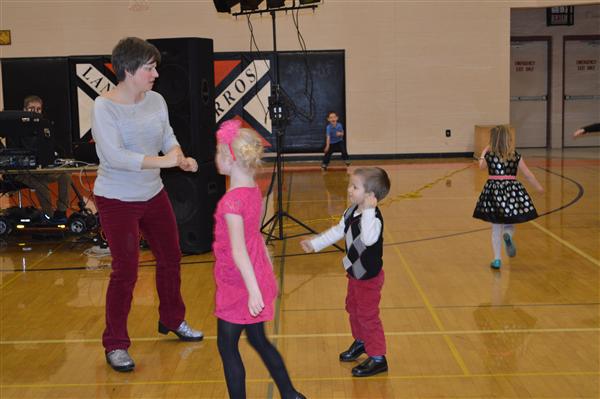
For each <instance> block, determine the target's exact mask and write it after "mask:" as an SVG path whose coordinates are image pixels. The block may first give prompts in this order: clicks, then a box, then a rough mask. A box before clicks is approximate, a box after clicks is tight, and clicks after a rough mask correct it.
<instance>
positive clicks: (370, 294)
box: [346, 270, 386, 356]
mask: <svg viewBox="0 0 600 399" xmlns="http://www.w3.org/2000/svg"><path fill="white" fill-rule="evenodd" d="M384 279H385V277H384V273H383V270H381V272H380V273H379V274H378V275H377V276H376V277H373V278H371V279H369V280H357V279H355V278H354V277H351V276H349V275H348V294H347V295H346V311H347V312H348V314H349V316H350V328H351V329H352V336H353V337H354V339H360V340H362V341H364V343H365V350H366V352H367V355H369V356H383V355H385V353H386V347H385V335H384V334H383V324H381V319H380V318H379V301H380V300H381V288H382V287H383V281H384Z"/></svg>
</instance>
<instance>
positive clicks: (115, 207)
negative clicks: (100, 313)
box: [96, 190, 185, 352]
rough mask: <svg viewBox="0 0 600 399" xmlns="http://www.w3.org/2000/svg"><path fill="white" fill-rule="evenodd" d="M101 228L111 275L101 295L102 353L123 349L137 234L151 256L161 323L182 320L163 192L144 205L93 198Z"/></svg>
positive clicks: (173, 227) (173, 235)
mask: <svg viewBox="0 0 600 399" xmlns="http://www.w3.org/2000/svg"><path fill="white" fill-rule="evenodd" d="M96 204H97V206H98V212H99V214H100V223H101V225H102V230H103V231H104V234H105V235H106V238H107V240H108V245H109V248H110V253H111V255H112V273H111V274H110V282H109V284H108V290H107V291H106V329H105V330H104V334H103V335H102V344H103V345H104V348H105V350H106V351H107V352H110V351H112V350H115V349H127V348H129V346H130V345H131V341H130V340H129V334H128V333H127V316H128V315H129V310H130V309H131V300H132V297H133V288H134V287H135V283H136V280H137V271H138V260H139V243H140V232H141V233H142V234H143V236H144V238H145V239H146V240H147V241H148V244H149V245H150V249H151V250H152V253H153V254H154V257H155V258H156V288H157V291H158V298H159V300H160V304H159V306H158V313H159V317H160V321H161V322H162V323H163V324H164V325H165V326H166V327H168V328H170V329H177V328H178V327H179V325H180V324H181V322H182V321H183V320H184V317H185V305H184V304H183V299H182V298H181V292H180V285H181V278H180V269H179V262H180V260H181V251H180V250H179V236H178V233H177V223H176V221H175V214H174V213H173V207H172V206H171V203H170V201H169V197H168V196H167V193H166V192H165V190H162V191H161V192H159V193H158V194H157V195H155V196H154V197H153V198H151V199H149V200H148V201H136V202H125V201H120V200H116V199H110V198H104V197H100V196H96Z"/></svg>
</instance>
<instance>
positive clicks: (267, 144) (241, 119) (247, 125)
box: [231, 115, 271, 147]
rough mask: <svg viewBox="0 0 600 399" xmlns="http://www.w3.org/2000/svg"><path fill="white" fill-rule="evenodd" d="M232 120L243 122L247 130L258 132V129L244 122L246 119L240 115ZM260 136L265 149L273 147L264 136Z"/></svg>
mask: <svg viewBox="0 0 600 399" xmlns="http://www.w3.org/2000/svg"><path fill="white" fill-rule="evenodd" d="M231 119H237V120H239V121H241V122H242V127H244V128H246V129H252V130H254V131H256V129H254V128H253V127H252V125H251V124H249V123H248V122H246V121H245V120H244V118H242V117H241V116H239V115H236V116H234V117H233V118H231ZM259 136H260V140H261V142H262V145H263V147H271V143H269V142H268V141H267V140H265V138H264V137H263V136H262V135H260V134H259Z"/></svg>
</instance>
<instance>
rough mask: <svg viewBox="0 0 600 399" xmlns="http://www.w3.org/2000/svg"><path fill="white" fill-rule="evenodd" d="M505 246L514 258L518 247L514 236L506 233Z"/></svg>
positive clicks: (507, 252)
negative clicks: (513, 238)
mask: <svg viewBox="0 0 600 399" xmlns="http://www.w3.org/2000/svg"><path fill="white" fill-rule="evenodd" d="M503 237H504V247H505V248H506V254H507V255H508V256H509V257H511V258H514V257H515V255H516V254H517V247H515V243H514V242H513V240H512V237H511V236H510V234H508V233H504V236H503Z"/></svg>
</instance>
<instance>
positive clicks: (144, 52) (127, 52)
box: [111, 37, 160, 82]
mask: <svg viewBox="0 0 600 399" xmlns="http://www.w3.org/2000/svg"><path fill="white" fill-rule="evenodd" d="M154 61H156V63H160V52H159V51H158V49H157V48H156V47H154V45H153V44H150V43H148V42H147V41H145V40H143V39H140V38H139V37H126V38H124V39H121V40H119V43H117V45H116V46H115V48H114V49H113V51H112V56H111V62H112V66H113V70H114V71H115V75H117V80H118V81H119V82H122V81H124V80H125V72H129V73H131V74H134V73H135V71H137V70H138V68H140V67H141V66H142V65H144V64H147V63H149V62H154Z"/></svg>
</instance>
